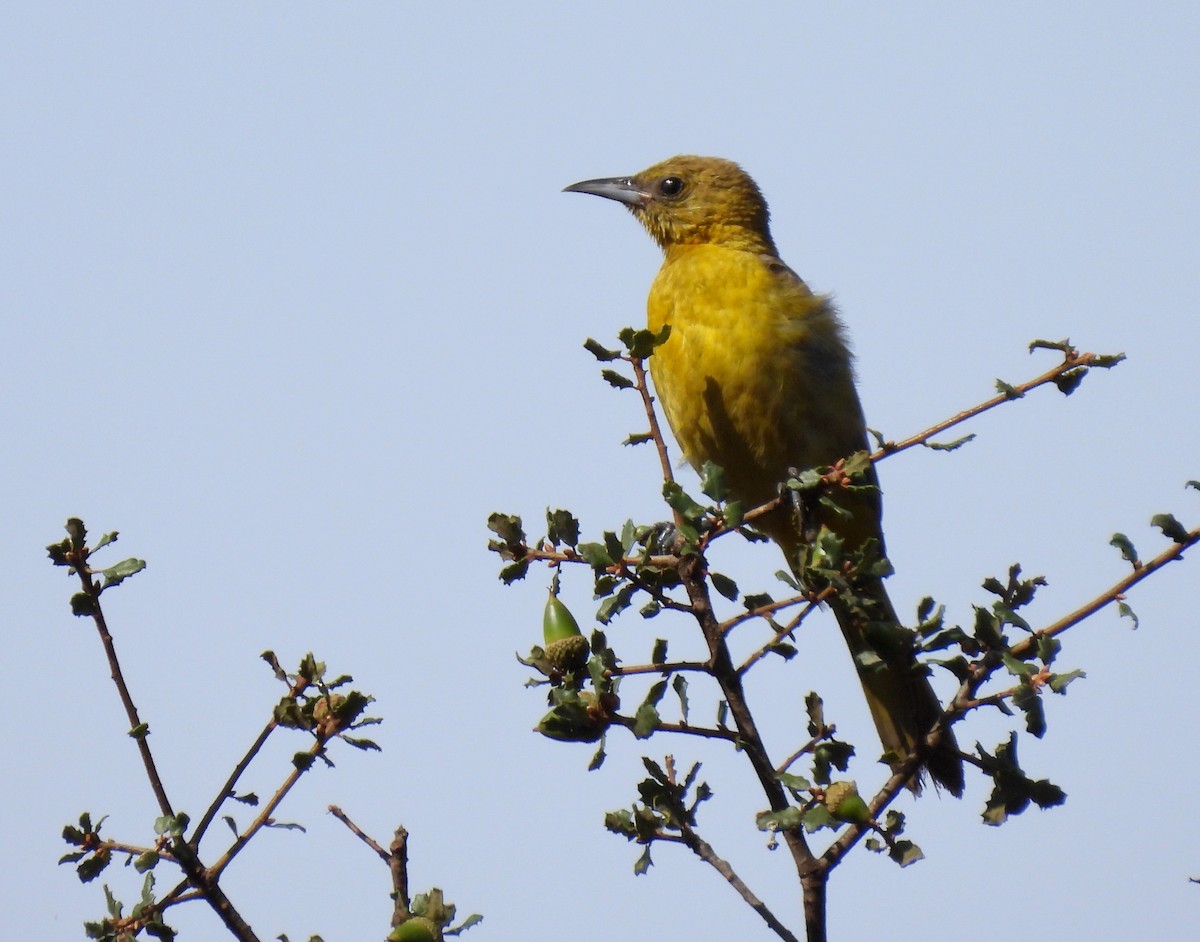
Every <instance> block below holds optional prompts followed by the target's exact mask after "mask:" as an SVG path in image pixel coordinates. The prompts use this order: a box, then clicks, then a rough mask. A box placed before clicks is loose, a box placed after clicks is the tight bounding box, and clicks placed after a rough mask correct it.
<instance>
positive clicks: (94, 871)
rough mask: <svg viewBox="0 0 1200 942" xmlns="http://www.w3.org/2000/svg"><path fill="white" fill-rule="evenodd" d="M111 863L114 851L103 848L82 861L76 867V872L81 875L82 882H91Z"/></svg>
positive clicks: (80, 880)
mask: <svg viewBox="0 0 1200 942" xmlns="http://www.w3.org/2000/svg"><path fill="white" fill-rule="evenodd" d="M110 863H112V852H111V851H109V850H108V848H103V849H101V850H98V851H96V852H95V853H94V854H92V856H90V857H88V858H87V859H86V860H84V861H83V862H82V863H80V864H79V866H78V867H76V868H75V873H76V875H77V876H78V877H79V882H80V883H91V882H92V881H93V880H94V879H96V877H98V876H100V874H101V873H103V872H104V868H105V867H107V866H108V865H109V864H110Z"/></svg>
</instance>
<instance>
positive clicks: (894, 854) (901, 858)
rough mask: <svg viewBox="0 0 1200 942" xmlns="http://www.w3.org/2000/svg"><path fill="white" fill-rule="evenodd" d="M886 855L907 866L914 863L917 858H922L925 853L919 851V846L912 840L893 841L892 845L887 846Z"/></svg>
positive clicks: (902, 865)
mask: <svg viewBox="0 0 1200 942" xmlns="http://www.w3.org/2000/svg"><path fill="white" fill-rule="evenodd" d="M888 856H889V857H891V858H892V860H894V861H896V863H898V864H899V865H900V866H901V867H907V866H910V865H911V864H915V863H916V862H917V861H918V860H924V859H925V855H924V854H923V853H922V852H921V848H920V847H918V846H917V845H916V844H914V843H913V842H912V841H908V840H904V841H894V842H893V843H892V846H891V847H889V848H888Z"/></svg>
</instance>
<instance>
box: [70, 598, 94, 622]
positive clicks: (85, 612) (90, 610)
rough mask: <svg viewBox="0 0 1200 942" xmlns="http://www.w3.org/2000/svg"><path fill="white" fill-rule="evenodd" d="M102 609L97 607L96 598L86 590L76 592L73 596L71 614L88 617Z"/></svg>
mask: <svg viewBox="0 0 1200 942" xmlns="http://www.w3.org/2000/svg"><path fill="white" fill-rule="evenodd" d="M99 611H100V609H99V608H97V607H96V600H95V599H93V598H92V597H91V596H90V595H88V594H87V593H86V592H76V593H75V594H74V595H72V596H71V614H72V615H76V616H78V617H80V618H87V617H90V616H93V615H95V614H96V613H97V612H99Z"/></svg>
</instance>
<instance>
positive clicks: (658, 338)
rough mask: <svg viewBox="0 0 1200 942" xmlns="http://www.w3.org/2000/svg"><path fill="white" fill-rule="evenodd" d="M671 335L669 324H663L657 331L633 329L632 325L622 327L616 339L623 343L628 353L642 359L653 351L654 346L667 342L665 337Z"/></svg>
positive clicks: (636, 358)
mask: <svg viewBox="0 0 1200 942" xmlns="http://www.w3.org/2000/svg"><path fill="white" fill-rule="evenodd" d="M670 336H671V325H670V324H664V325H663V327H662V329H661V330H660V331H659V332H658V333H654V331H651V330H635V329H634V328H632V327H624V328H622V329H621V330H620V331H619V332H618V334H617V339H618V340H620V341H621V343H623V344H625V349H626V350H628V351H629V355H630V356H631V357H633V358H634V359H635V360H644V359H645V358H646V357H648V356H650V354H652V353H653V352H654V349H655V348H656V347H660V346H662V345H663V344H664V343H666V342H667V338H668V337H670Z"/></svg>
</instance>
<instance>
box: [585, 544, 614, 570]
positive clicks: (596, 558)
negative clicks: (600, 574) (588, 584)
mask: <svg viewBox="0 0 1200 942" xmlns="http://www.w3.org/2000/svg"><path fill="white" fill-rule="evenodd" d="M575 551H576V552H577V553H579V555H580V556H582V557H583V559H584V561H585V562H586V563H587V564H588V565H589V566H591V567H592V568H593V569H607V568H608V567H609V566H611V565H613V564H614V563H615V562H616V560H614V559H613V558H612V556H610V555H609V552H608V549H607V548H606V547H605V546H604V544H603V543H580V544H579V545H578V546H577V547H575Z"/></svg>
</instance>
